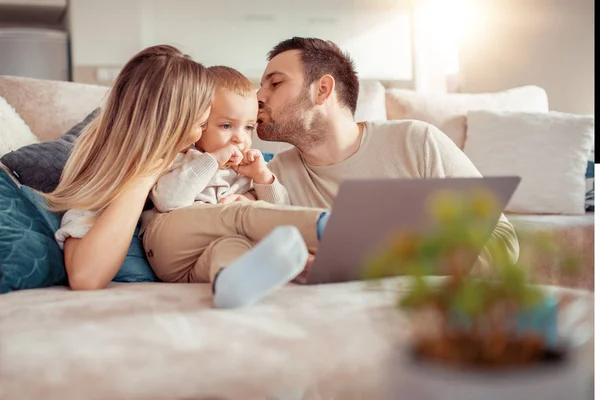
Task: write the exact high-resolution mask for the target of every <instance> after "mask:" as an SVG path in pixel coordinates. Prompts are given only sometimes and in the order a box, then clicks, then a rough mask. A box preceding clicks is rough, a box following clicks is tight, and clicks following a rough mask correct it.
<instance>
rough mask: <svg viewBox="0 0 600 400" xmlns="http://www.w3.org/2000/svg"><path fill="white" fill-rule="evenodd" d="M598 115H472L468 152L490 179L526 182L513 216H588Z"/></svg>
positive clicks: (512, 205)
mask: <svg viewBox="0 0 600 400" xmlns="http://www.w3.org/2000/svg"><path fill="white" fill-rule="evenodd" d="M593 141H594V118H593V116H586V115H575V114H566V113H559V112H554V111H553V112H549V113H522V112H490V111H472V112H469V114H468V131H467V140H466V143H465V148H464V152H465V154H466V155H467V156H468V157H469V158H470V159H471V161H472V162H473V164H475V166H476V167H477V168H478V169H479V171H480V172H481V174H482V175H484V176H493V175H496V176H497V175H518V176H520V177H521V178H522V181H521V184H520V185H519V187H518V188H517V190H516V192H515V194H514V195H513V197H512V199H511V200H510V202H509V203H508V205H507V207H506V211H507V212H514V213H524V214H583V213H585V202H584V199H585V193H586V187H585V172H586V168H587V162H588V154H589V153H590V150H591V148H592V145H593Z"/></svg>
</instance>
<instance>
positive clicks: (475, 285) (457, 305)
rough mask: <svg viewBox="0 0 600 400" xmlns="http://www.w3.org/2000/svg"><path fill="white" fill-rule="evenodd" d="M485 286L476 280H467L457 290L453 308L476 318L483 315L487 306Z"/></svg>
mask: <svg viewBox="0 0 600 400" xmlns="http://www.w3.org/2000/svg"><path fill="white" fill-rule="evenodd" d="M483 289H484V286H483V285H482V284H481V283H480V282H479V281H477V280H475V279H466V280H465V281H464V282H463V283H462V285H461V286H460V287H459V288H457V290H456V292H455V293H454V296H453V297H452V300H451V307H452V308H453V309H455V310H458V311H463V312H465V313H467V314H469V315H470V316H476V315H479V314H481V313H482V311H483V310H484V306H485V297H486V293H485V291H484V290H483Z"/></svg>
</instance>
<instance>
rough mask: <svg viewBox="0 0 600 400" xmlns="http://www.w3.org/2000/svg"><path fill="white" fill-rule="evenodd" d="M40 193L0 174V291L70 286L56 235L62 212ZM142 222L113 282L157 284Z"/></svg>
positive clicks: (2, 173)
mask: <svg viewBox="0 0 600 400" xmlns="http://www.w3.org/2000/svg"><path fill="white" fill-rule="evenodd" d="M45 205H46V202H45V200H44V198H43V197H42V196H40V195H39V194H38V193H37V192H36V191H34V190H32V189H31V188H29V187H27V186H21V188H20V189H19V188H18V187H17V185H15V184H14V182H13V181H12V179H11V178H10V177H9V176H8V175H7V174H6V172H5V171H1V173H0V226H1V227H2V228H0V232H1V233H2V235H0V293H6V292H10V291H13V290H19V289H32V288H41V287H48V286H54V285H67V284H68V280H67V275H66V271H65V266H64V261H63V252H62V251H61V249H60V247H59V246H58V244H57V243H56V241H55V239H54V232H56V230H58V228H59V227H60V216H59V215H58V214H56V213H53V212H50V211H48V210H47V209H46V208H45ZM139 229H140V225H139V224H138V226H137V227H136V230H135V234H134V236H133V238H132V241H131V244H130V246H129V249H128V251H127V256H126V257H125V261H124V262H123V265H122V266H121V268H120V269H119V271H118V272H117V274H116V276H115V277H114V279H113V281H115V282H156V281H158V278H157V277H156V275H155V274H154V272H153V271H152V269H151V268H150V265H149V264H148V261H147V260H146V254H145V252H144V248H143V245H142V241H141V239H139V238H138V237H137V235H138V232H139Z"/></svg>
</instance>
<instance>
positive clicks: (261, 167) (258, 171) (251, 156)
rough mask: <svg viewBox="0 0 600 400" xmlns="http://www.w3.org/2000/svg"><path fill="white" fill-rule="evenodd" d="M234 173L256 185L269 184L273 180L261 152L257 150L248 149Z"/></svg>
mask: <svg viewBox="0 0 600 400" xmlns="http://www.w3.org/2000/svg"><path fill="white" fill-rule="evenodd" d="M236 171H237V172H238V173H239V174H242V175H244V176H247V177H248V178H250V179H252V180H253V181H254V182H255V183H258V184H263V185H265V184H270V183H272V182H273V180H274V176H273V173H272V172H271V170H269V168H268V167H267V163H266V162H265V159H264V157H263V155H262V153H261V151H260V150H257V149H248V150H246V151H245V152H244V158H243V160H242V162H241V163H240V164H239V165H238V166H237V168H236Z"/></svg>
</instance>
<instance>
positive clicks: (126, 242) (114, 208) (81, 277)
mask: <svg viewBox="0 0 600 400" xmlns="http://www.w3.org/2000/svg"><path fill="white" fill-rule="evenodd" d="M154 182H156V177H146V178H140V179H139V180H138V181H136V182H134V183H133V184H132V185H131V186H130V187H129V188H128V189H126V190H125V191H124V192H123V193H121V195H119V196H118V197H116V198H115V199H114V200H113V201H112V203H110V205H109V206H108V207H107V208H106V210H104V212H103V213H102V214H101V215H100V216H99V217H98V219H97V220H96V221H95V222H94V225H93V226H92V227H91V228H90V230H89V232H88V233H87V234H85V236H84V237H83V238H81V239H78V238H68V239H67V240H66V241H65V246H64V255H65V267H66V270H67V276H68V278H69V286H71V289H73V290H96V289H103V288H105V287H106V285H108V283H109V282H110V281H112V279H113V278H114V277H115V275H116V274H117V272H118V271H119V268H120V267H121V265H122V264H123V261H124V260H125V256H126V255H127V250H128V249H129V246H130V244H131V238H132V237H133V233H134V231H135V228H136V226H137V223H138V221H139V218H140V215H141V214H142V211H143V208H144V203H145V201H146V198H147V197H148V192H149V191H150V189H151V188H152V186H153V185H154Z"/></svg>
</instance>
